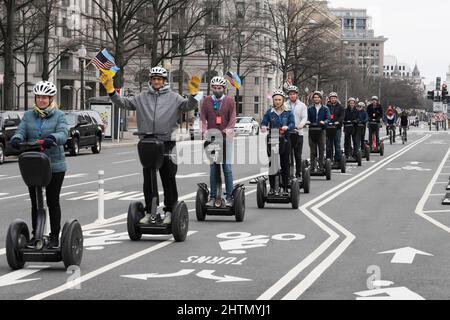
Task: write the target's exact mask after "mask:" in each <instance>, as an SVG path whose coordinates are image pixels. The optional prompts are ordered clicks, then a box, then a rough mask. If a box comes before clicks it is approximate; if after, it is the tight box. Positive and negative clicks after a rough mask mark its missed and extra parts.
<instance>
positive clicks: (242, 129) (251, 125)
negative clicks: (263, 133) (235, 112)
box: [234, 117, 259, 136]
mask: <svg viewBox="0 0 450 320" xmlns="http://www.w3.org/2000/svg"><path fill="white" fill-rule="evenodd" d="M234 133H235V134H236V135H238V134H249V135H252V136H253V135H258V134H259V124H258V122H257V121H256V120H255V118H252V117H237V118H236V125H235V126H234Z"/></svg>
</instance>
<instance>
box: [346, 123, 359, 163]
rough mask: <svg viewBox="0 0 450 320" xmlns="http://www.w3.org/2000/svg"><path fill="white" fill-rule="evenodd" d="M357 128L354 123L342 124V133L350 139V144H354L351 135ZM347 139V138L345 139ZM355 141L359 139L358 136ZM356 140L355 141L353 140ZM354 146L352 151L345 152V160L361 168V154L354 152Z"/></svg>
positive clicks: (357, 151)
mask: <svg viewBox="0 0 450 320" xmlns="http://www.w3.org/2000/svg"><path fill="white" fill-rule="evenodd" d="M356 129H357V128H355V123H353V121H345V122H344V131H345V135H346V136H347V137H349V138H350V141H351V143H353V142H354V140H353V137H352V136H353V135H354V134H355V131H356ZM347 139H348V138H347ZM357 139H361V138H360V136H359V135H357ZM355 140H356V139H355ZM355 147H356V146H355V145H354V146H353V148H352V150H346V153H347V154H346V155H345V158H346V159H347V162H348V163H357V164H358V167H361V166H362V152H361V150H355Z"/></svg>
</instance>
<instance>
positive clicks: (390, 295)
mask: <svg viewBox="0 0 450 320" xmlns="http://www.w3.org/2000/svg"><path fill="white" fill-rule="evenodd" d="M355 295H357V296H360V297H359V298H356V300H425V299H424V298H423V297H422V296H420V295H418V294H417V293H415V292H413V291H411V290H409V289H408V288H406V287H397V288H385V289H375V290H367V291H360V292H355ZM386 295H387V296H386Z"/></svg>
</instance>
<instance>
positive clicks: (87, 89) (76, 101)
mask: <svg viewBox="0 0 450 320" xmlns="http://www.w3.org/2000/svg"><path fill="white" fill-rule="evenodd" d="M63 90H74V91H75V110H78V92H79V91H80V90H84V91H91V90H92V88H91V87H90V86H84V87H83V88H75V87H74V86H69V85H67V86H64V87H63ZM80 100H81V97H80ZM82 110H83V109H82Z"/></svg>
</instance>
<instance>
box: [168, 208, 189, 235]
mask: <svg viewBox="0 0 450 320" xmlns="http://www.w3.org/2000/svg"><path fill="white" fill-rule="evenodd" d="M188 230H189V213H188V209H187V206H186V203H184V201H181V202H177V204H176V205H175V207H174V210H173V212H172V235H173V238H174V239H175V241H176V242H183V241H184V240H186V237H187V233H188Z"/></svg>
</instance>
